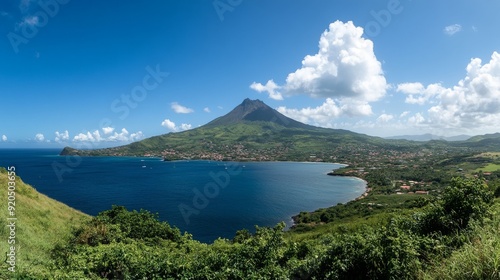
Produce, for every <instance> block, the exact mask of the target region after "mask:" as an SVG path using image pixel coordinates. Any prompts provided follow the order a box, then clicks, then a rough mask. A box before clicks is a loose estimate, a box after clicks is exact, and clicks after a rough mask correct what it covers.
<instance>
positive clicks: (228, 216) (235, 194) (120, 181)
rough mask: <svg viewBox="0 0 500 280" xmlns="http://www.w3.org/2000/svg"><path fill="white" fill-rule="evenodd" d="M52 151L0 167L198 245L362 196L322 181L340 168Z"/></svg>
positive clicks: (354, 183) (339, 181)
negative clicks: (163, 223)
mask: <svg viewBox="0 0 500 280" xmlns="http://www.w3.org/2000/svg"><path fill="white" fill-rule="evenodd" d="M59 152H60V150H54V149H50V150H47V149H44V150H9V149H5V150H0V166H3V167H7V166H15V167H16V172H17V174H18V175H19V176H21V178H22V179H23V180H24V181H25V182H26V183H28V184H31V185H32V186H34V187H35V188H36V189H37V190H38V191H39V192H41V193H44V194H46V195H48V196H49V197H51V198H54V199H56V200H59V201H61V202H63V203H65V204H67V205H69V206H71V207H73V208H76V209H78V210H81V211H82V212H85V213H88V214H90V215H96V214H97V213H99V212H100V211H103V210H107V209H110V208H111V206H112V205H113V204H116V205H123V206H125V207H127V208H128V209H129V210H132V209H137V210H139V209H141V208H143V209H147V210H149V211H151V212H154V213H159V215H160V219H161V220H167V221H168V222H169V223H170V224H171V225H174V226H177V227H178V228H180V229H181V232H184V231H188V232H189V233H191V234H193V237H194V238H195V239H197V240H200V241H203V242H211V241H213V240H215V239H216V238H217V237H219V236H220V237H225V238H232V237H234V234H235V232H236V231H237V230H240V229H242V228H247V229H249V230H251V231H253V230H254V225H259V226H274V225H276V224H277V223H278V222H280V221H285V222H286V223H287V225H288V226H290V225H291V224H292V220H291V217H292V216H293V215H296V214H298V213H299V212H301V211H312V210H315V209H318V208H324V207H329V206H331V205H336V204H337V203H339V202H341V203H344V202H347V201H349V200H352V199H354V198H356V197H358V196H359V195H361V194H362V193H363V192H364V189H365V183H364V181H361V180H359V179H355V178H349V177H332V176H327V175H326V173H327V172H329V171H331V170H332V169H335V168H338V167H340V165H338V164H331V163H294V162H244V163H230V162H216V161H173V162H164V161H161V160H160V159H158V158H137V157H80V158H76V160H75V158H73V157H63V156H58V153H59ZM54 166H56V167H57V168H56V169H54ZM55 170H57V171H55ZM233 170H234V171H233ZM238 170H240V171H239V172H238ZM60 179H61V180H60ZM180 208H181V209H183V211H184V215H183V214H182V213H181V210H180ZM190 211H192V212H190Z"/></svg>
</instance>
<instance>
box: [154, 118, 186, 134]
mask: <svg viewBox="0 0 500 280" xmlns="http://www.w3.org/2000/svg"><path fill="white" fill-rule="evenodd" d="M161 126H163V127H165V128H166V129H168V130H170V131H173V132H177V131H183V130H189V129H191V127H192V125H191V124H185V123H183V124H181V125H180V126H177V125H176V124H175V123H174V122H173V121H171V120H170V119H165V120H164V121H163V122H162V123H161Z"/></svg>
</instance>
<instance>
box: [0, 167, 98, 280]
mask: <svg viewBox="0 0 500 280" xmlns="http://www.w3.org/2000/svg"><path fill="white" fill-rule="evenodd" d="M11 171H12V170H11ZM13 172H15V170H14V171H13ZM11 175H13V173H10V174H9V173H8V171H7V170H6V169H5V168H1V167H0V186H1V187H2V191H1V192H0V201H2V202H1V203H0V204H1V205H2V209H1V211H0V220H2V223H4V224H3V225H2V226H1V227H0V252H2V263H1V264H0V279H13V275H14V274H12V273H11V271H9V267H11V266H12V264H13V263H11V264H9V263H7V262H5V260H7V261H9V260H10V259H11V256H7V257H6V254H11V255H12V252H11V248H10V247H11V246H13V247H15V250H14V252H15V272H17V273H22V274H23V275H36V277H40V276H41V275H45V274H47V273H49V270H50V266H51V262H52V260H51V256H50V250H51V249H52V248H53V247H54V245H55V244H56V243H58V242H62V241H63V240H64V239H65V238H66V237H68V236H70V234H71V229H72V227H75V226H79V225H80V224H81V223H82V222H83V221H84V220H86V219H89V217H88V216H87V215H85V214H83V213H81V212H79V211H77V210H75V209H73V208H70V207H69V206H67V205H65V204H63V203H60V202H58V201H55V200H53V199H51V198H49V197H47V196H45V195H43V194H41V193H38V192H37V191H36V190H35V189H34V188H33V187H31V186H29V185H27V184H25V183H24V182H23V181H22V180H21V179H20V178H19V177H17V176H16V177H15V180H10V179H14V176H11ZM9 177H11V178H9ZM9 182H10V183H9ZM9 186H10V187H11V190H13V187H14V188H15V190H14V191H13V192H14V193H15V194H12V193H9V190H8V187H9ZM9 196H10V198H9ZM8 201H10V202H12V203H10V204H9V203H8ZM7 204H9V205H7ZM8 206H13V207H14V208H11V209H10V210H9V209H8ZM10 211H12V214H14V215H11V213H10ZM8 218H16V220H14V219H11V220H8ZM11 222H13V223H14V224H13V225H12V228H10V227H8V226H6V225H8V224H10V223H11ZM10 236H14V237H15V239H14V241H15V243H13V242H14V241H11V242H10V243H12V244H10V243H9V241H8V240H12V239H9V237H10ZM5 258H6V259H5ZM36 277H35V278H36Z"/></svg>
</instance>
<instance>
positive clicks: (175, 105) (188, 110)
mask: <svg viewBox="0 0 500 280" xmlns="http://www.w3.org/2000/svg"><path fill="white" fill-rule="evenodd" d="M170 107H171V108H172V110H174V112H176V113H179V114H189V113H192V112H194V110H193V109H191V108H188V107H185V106H182V105H181V104H179V103H177V102H172V103H171V104H170Z"/></svg>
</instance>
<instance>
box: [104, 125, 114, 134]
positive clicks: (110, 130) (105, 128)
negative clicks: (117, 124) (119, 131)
mask: <svg viewBox="0 0 500 280" xmlns="http://www.w3.org/2000/svg"><path fill="white" fill-rule="evenodd" d="M113 131H115V128H114V127H109V126H108V127H103V128H102V132H104V134H106V135H108V134H111V133H113Z"/></svg>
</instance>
